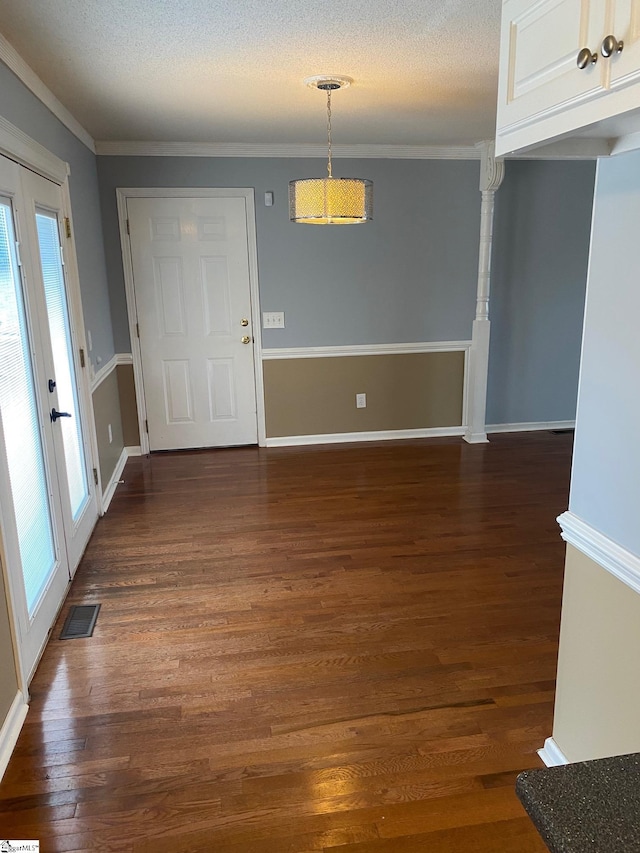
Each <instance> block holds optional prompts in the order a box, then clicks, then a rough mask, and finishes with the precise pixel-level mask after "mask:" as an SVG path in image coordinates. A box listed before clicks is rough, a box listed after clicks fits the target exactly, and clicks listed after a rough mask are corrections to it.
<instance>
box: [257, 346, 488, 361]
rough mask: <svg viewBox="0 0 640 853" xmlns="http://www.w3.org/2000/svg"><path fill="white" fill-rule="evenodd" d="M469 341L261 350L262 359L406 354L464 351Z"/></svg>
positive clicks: (467, 347)
mask: <svg viewBox="0 0 640 853" xmlns="http://www.w3.org/2000/svg"><path fill="white" fill-rule="evenodd" d="M470 346H471V341H433V342H423V343H407V344H355V345H353V346H351V345H348V346H330V347H281V348H279V349H278V348H272V349H263V350H262V360H263V361H272V360H275V359H295V358H343V357H345V356H352V355H407V354H410V353H423V352H465V351H467V350H468V349H469V348H470Z"/></svg>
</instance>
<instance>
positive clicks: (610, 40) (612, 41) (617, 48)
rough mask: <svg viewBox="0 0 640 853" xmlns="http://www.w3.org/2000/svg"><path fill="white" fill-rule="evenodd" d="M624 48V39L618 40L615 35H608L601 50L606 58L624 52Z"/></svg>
mask: <svg viewBox="0 0 640 853" xmlns="http://www.w3.org/2000/svg"><path fill="white" fill-rule="evenodd" d="M623 48H624V42H623V41H618V39H617V38H616V37H615V36H606V37H605V39H604V41H603V42H602V46H601V47H600V52H601V53H602V55H603V56H604V57H605V59H606V58H608V57H609V56H612V55H613V54H614V53H622V50H623Z"/></svg>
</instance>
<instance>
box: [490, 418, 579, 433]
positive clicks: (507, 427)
mask: <svg viewBox="0 0 640 853" xmlns="http://www.w3.org/2000/svg"><path fill="white" fill-rule="evenodd" d="M575 425H576V422H575V420H573V421H532V422H531V423H519V424H487V426H486V430H487V432H535V431H537V430H548V429H574V427H575Z"/></svg>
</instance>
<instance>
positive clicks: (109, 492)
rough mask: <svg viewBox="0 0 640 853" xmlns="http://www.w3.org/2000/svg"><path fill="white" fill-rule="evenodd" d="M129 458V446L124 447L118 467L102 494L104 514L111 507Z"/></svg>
mask: <svg viewBox="0 0 640 853" xmlns="http://www.w3.org/2000/svg"><path fill="white" fill-rule="evenodd" d="M128 458H129V454H128V453H127V448H126V447H123V448H122V453H121V454H120V458H119V459H118V461H117V462H116V467H115V468H114V469H113V474H112V475H111V479H110V480H109V482H108V484H107V488H106V489H105V490H104V492H103V494H102V512H103V514H104V513H105V512H106V511H107V510H108V509H109V504H110V503H111V498H112V497H113V496H114V494H115V491H116V488H117V486H118V481H119V479H120V477H121V476H122V472H123V471H124V466H125V465H126V464H127V459H128Z"/></svg>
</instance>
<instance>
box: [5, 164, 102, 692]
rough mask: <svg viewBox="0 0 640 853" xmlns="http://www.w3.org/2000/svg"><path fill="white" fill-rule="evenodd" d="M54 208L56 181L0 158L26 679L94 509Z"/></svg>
mask: <svg viewBox="0 0 640 853" xmlns="http://www.w3.org/2000/svg"><path fill="white" fill-rule="evenodd" d="M61 208H62V196H61V189H60V187H59V186H57V185H56V184H53V183H52V182H50V181H48V180H46V179H45V178H41V177H39V176H37V175H35V174H34V173H32V172H29V171H28V170H26V169H24V168H22V167H20V166H17V165H16V164H15V163H12V162H11V161H8V160H6V159H5V158H3V157H0V420H1V435H0V438H1V442H0V445H1V450H2V454H1V456H2V458H1V459H0V501H1V519H2V533H3V536H2V539H3V546H4V552H5V557H6V562H7V565H8V570H9V571H8V575H9V581H10V589H11V598H12V603H13V607H14V612H15V613H16V617H17V619H16V621H17V625H18V632H19V644H20V649H19V651H20V657H21V661H22V667H23V671H24V673H25V675H26V676H27V677H29V676H30V675H31V674H32V672H33V670H34V669H35V666H36V664H37V661H38V659H39V656H40V653H41V651H42V649H43V647H44V644H45V643H46V639H47V636H48V633H49V630H50V628H51V625H52V624H53V621H54V620H55V617H56V614H57V612H58V609H59V607H60V605H61V603H62V601H63V600H64V596H65V594H66V590H67V588H68V585H69V581H70V579H71V577H72V575H73V572H74V571H75V569H76V567H77V564H78V562H79V560H80V557H81V556H82V551H83V549H84V546H85V544H86V542H87V540H88V538H89V535H90V534H91V530H92V529H93V526H94V524H95V520H96V518H97V501H96V496H95V489H93V488H92V485H93V484H92V482H91V479H90V478H89V476H88V471H89V470H90V468H89V442H88V441H87V440H86V439H85V435H84V427H85V424H84V418H83V412H82V407H81V405H80V399H79V395H78V385H77V378H76V367H75V359H74V351H75V348H74V346H73V337H72V323H71V315H70V310H69V301H68V295H67V286H66V280H65V269H64V258H63V252H62V249H61V237H60V234H61V231H60V222H61V217H60V211H61Z"/></svg>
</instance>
